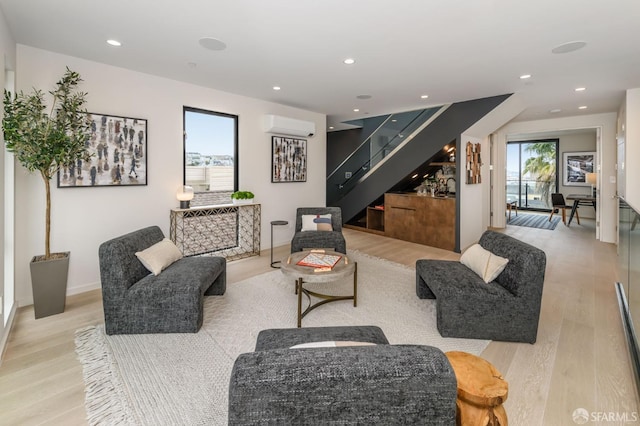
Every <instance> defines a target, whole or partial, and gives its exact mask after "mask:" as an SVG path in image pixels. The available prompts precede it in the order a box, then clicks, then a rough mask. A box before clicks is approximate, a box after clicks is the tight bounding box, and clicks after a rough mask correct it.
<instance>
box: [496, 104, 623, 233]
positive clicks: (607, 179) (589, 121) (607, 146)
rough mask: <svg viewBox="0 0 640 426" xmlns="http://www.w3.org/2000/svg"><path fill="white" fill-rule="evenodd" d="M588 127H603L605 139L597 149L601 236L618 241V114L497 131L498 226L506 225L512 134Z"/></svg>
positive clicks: (517, 124) (518, 125) (524, 123)
mask: <svg viewBox="0 0 640 426" xmlns="http://www.w3.org/2000/svg"><path fill="white" fill-rule="evenodd" d="M586 128H600V129H601V130H602V133H601V136H602V141H601V143H600V149H599V150H598V161H599V165H600V190H599V194H598V214H599V216H600V235H599V239H600V241H603V242H608V243H615V242H616V240H617V231H616V225H617V202H616V200H615V199H614V198H613V197H614V195H615V192H616V171H615V163H616V113H607V114H593V115H581V116H575V117H565V118H556V119H548V120H536V121H521V122H515V123H509V124H507V125H506V126H504V127H503V128H501V129H500V130H498V131H497V132H496V134H495V139H494V140H495V150H494V157H493V165H494V170H495V172H494V177H495V182H494V188H493V190H494V191H493V198H492V204H493V206H494V214H493V224H492V225H493V226H495V227H498V228H502V227H504V226H505V218H504V209H505V203H504V200H505V176H506V173H505V171H506V143H507V140H508V137H509V135H517V134H522V133H538V132H551V131H557V130H567V129H586Z"/></svg>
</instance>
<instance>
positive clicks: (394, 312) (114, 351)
mask: <svg viewBox="0 0 640 426" xmlns="http://www.w3.org/2000/svg"><path fill="white" fill-rule="evenodd" d="M349 258H350V260H353V261H356V262H358V306H357V307H353V301H351V300H346V301H340V302H334V303H329V304H327V305H323V306H321V307H319V308H317V309H315V310H313V311H312V312H310V313H309V314H308V315H307V316H306V317H305V318H304V319H303V320H302V326H303V327H319V326H337V325H378V326H380V327H381V328H382V330H383V331H384V333H385V335H386V336H387V338H388V339H389V341H390V343H392V344H403V343H404V344H424V345H432V346H436V347H438V348H440V349H441V350H443V351H445V352H446V351H451V350H458V351H465V352H470V353H473V354H480V353H481V352H482V350H483V349H484V348H485V347H486V346H487V344H488V343H489V341H487V340H474V339H454V338H443V337H441V336H440V334H438V331H437V329H436V310H435V301H434V300H422V299H418V297H417V296H416V293H415V268H410V267H406V266H403V265H399V264H397V263H393V262H389V261H386V260H383V259H379V258H375V257H371V256H368V255H366V254H363V253H358V252H355V251H354V252H349ZM305 286H307V285H305ZM308 286H309V287H310V288H311V289H313V287H311V285H310V284H308ZM316 286H321V287H322V290H323V291H322V292H324V293H329V294H348V293H351V292H352V290H353V281H352V280H350V279H346V280H343V281H340V282H337V283H332V284H326V283H325V284H316ZM316 290H320V287H318V288H316ZM296 309H297V296H296V295H295V294H294V284H293V282H292V281H291V280H290V279H286V278H285V277H284V276H283V275H282V273H281V272H280V271H271V272H267V273H265V274H262V275H258V276H255V277H252V278H250V279H247V280H245V281H242V282H239V283H234V284H229V285H228V286H227V291H226V294H225V295H224V296H212V297H207V298H205V312H204V325H203V327H202V329H201V330H200V331H199V332H198V333H195V334H147V335H117V336H107V335H106V334H105V332H104V327H103V326H95V327H88V328H84V329H81V330H78V331H77V332H76V352H77V354H78V358H79V359H80V362H81V363H82V365H83V372H84V380H85V384H86V409H87V416H88V421H89V424H92V425H96V424H119V425H126V424H131V425H169V424H171V425H204V424H207V425H226V424H227V404H228V395H227V391H228V383H229V378H230V375H231V369H232V366H233V362H234V360H235V359H236V357H237V356H238V355H239V354H241V353H243V352H251V351H253V349H254V346H255V342H256V337H257V335H258V333H259V332H260V330H263V329H267V328H292V327H295V326H296V312H297V310H296Z"/></svg>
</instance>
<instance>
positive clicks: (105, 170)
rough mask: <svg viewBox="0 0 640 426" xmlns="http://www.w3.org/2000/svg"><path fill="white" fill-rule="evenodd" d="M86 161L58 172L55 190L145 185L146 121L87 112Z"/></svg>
mask: <svg viewBox="0 0 640 426" xmlns="http://www.w3.org/2000/svg"><path fill="white" fill-rule="evenodd" d="M88 115H89V119H90V120H91V132H90V134H89V135H88V137H87V142H86V144H87V148H88V150H89V153H90V154H91V159H90V160H89V161H78V163H77V164H70V165H68V166H66V167H64V168H63V169H61V170H60V171H59V172H58V187H59V188H67V187H91V186H134V185H146V184H147V120H143V119H140V118H130V117H119V116H113V115H103V114H94V113H89V114H88Z"/></svg>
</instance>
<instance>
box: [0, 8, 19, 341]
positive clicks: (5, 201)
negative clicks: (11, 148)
mask: <svg viewBox="0 0 640 426" xmlns="http://www.w3.org/2000/svg"><path fill="white" fill-rule="evenodd" d="M15 63H16V44H15V41H14V40H13V37H12V36H11V33H10V32H9V28H8V27H7V23H6V21H5V17H4V14H3V13H2V10H0V81H1V82H2V87H4V83H5V81H6V80H7V74H9V75H11V74H12V70H14V69H15ZM3 112H4V109H2V110H0V118H2V114H3ZM12 159H13V156H12V155H11V154H9V153H7V152H6V150H5V148H4V141H3V143H2V148H1V149H0V165H2V170H1V171H0V202H1V203H0V204H2V206H3V208H2V211H0V240H1V241H2V245H0V299H1V300H0V311H1V312H2V314H1V315H0V354H2V352H3V349H4V346H5V344H6V341H7V338H8V335H9V330H10V328H11V322H12V318H13V313H14V312H15V308H16V304H15V303H14V302H15V288H14V270H13V263H14V262H13V259H14V195H13V194H14V189H13V182H14V168H13V162H12Z"/></svg>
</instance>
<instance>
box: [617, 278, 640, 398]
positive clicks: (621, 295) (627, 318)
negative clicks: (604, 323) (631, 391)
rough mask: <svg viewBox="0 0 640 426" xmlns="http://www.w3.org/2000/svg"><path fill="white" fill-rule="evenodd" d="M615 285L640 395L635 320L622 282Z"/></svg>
mask: <svg viewBox="0 0 640 426" xmlns="http://www.w3.org/2000/svg"><path fill="white" fill-rule="evenodd" d="M615 286H616V295H617V297H618V306H619V308H620V316H621V318H622V327H623V329H624V334H625V337H626V341H627V348H628V349H629V361H630V363H631V366H632V369H633V373H634V378H635V384H636V391H637V392H638V393H637V395H640V348H639V347H638V339H637V337H636V333H635V330H634V328H633V322H632V321H631V314H630V312H629V305H628V303H627V296H626V294H625V292H624V287H623V286H622V283H619V282H616V283H615Z"/></svg>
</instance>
